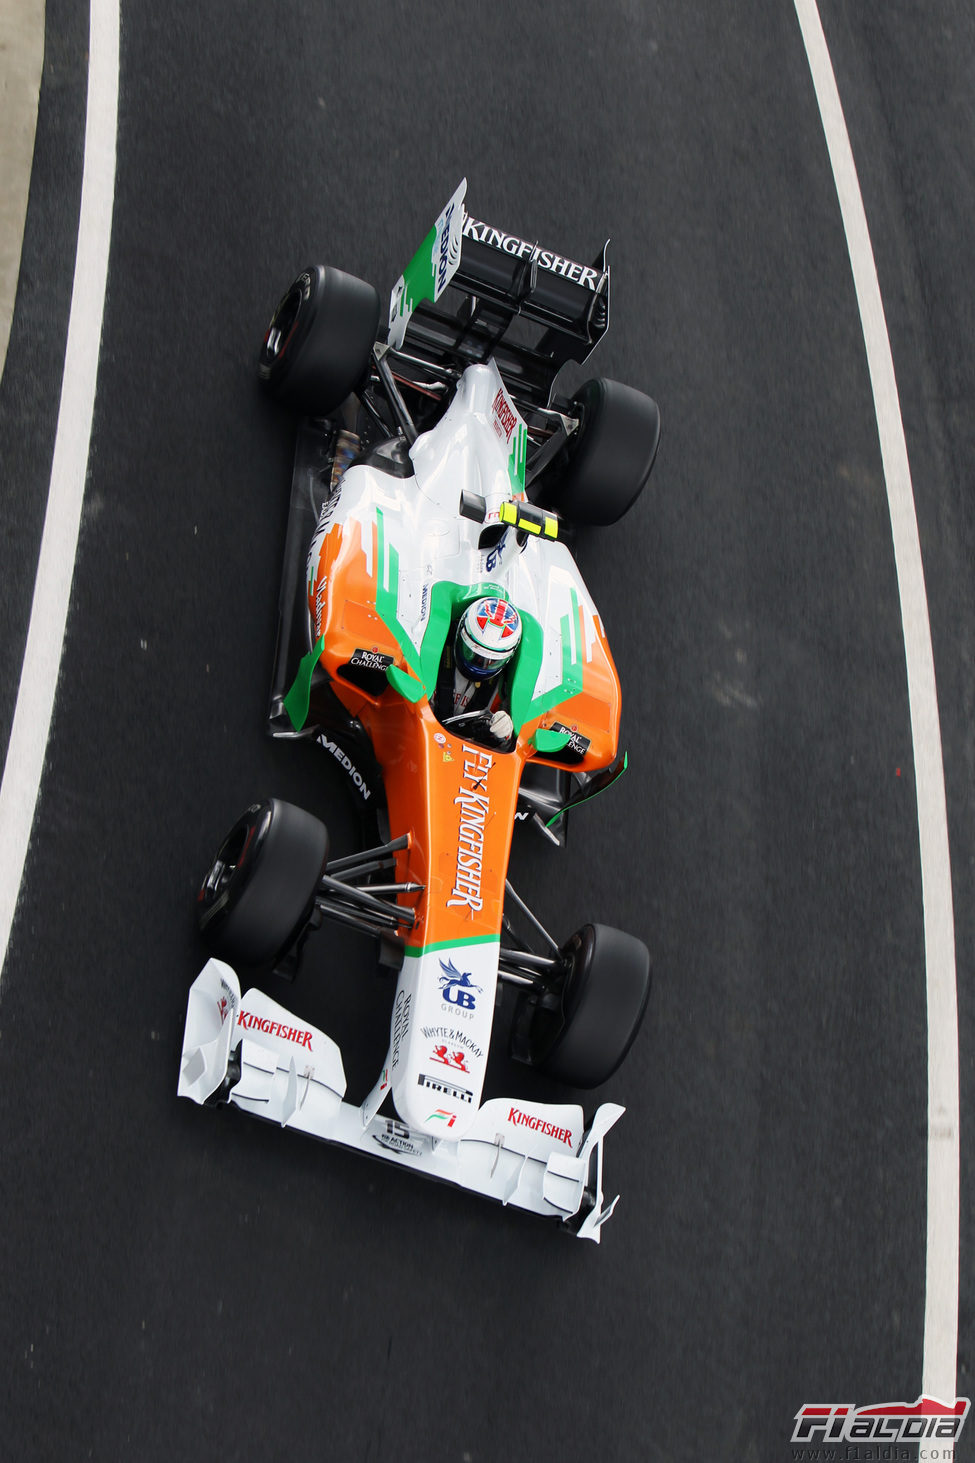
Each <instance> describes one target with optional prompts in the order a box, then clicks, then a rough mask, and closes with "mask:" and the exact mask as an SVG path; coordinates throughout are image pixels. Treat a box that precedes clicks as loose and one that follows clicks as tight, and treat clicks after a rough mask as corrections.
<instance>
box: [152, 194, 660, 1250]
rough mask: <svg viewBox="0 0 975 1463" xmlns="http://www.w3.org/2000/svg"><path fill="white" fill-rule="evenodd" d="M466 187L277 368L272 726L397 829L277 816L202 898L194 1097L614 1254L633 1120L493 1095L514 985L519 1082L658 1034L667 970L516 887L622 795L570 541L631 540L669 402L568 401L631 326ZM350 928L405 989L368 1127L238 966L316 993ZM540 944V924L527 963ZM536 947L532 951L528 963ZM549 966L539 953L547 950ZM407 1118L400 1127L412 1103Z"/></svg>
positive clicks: (594, 622)
mask: <svg viewBox="0 0 975 1463" xmlns="http://www.w3.org/2000/svg"><path fill="white" fill-rule="evenodd" d="M465 190H466V181H465V182H464V183H462V184H461V185H460V187H459V188H458V190H457V191H456V193H455V194H454V196H453V197H452V198H451V200H450V202H449V203H448V205H447V207H446V208H445V209H444V211H443V213H442V214H441V216H440V218H439V219H438V220H437V223H436V224H435V225H434V227H433V229H431V231H430V233H429V234H428V236H427V238H426V239H425V240H424V242H423V244H422V245H421V247H420V249H419V251H418V252H417V254H416V255H415V257H414V259H413V260H412V262H411V263H410V265H409V266H408V267H407V269H406V270H405V272H404V274H403V276H402V277H401V278H400V280H399V282H398V284H397V285H396V287H395V289H394V290H393V294H392V299H391V304H390V312H389V322H388V327H387V328H384V329H382V330H381V329H380V324H379V316H380V304H379V297H378V295H377V293H376V291H375V290H374V289H373V288H372V286H371V285H368V284H365V283H363V282H362V281H361V280H358V279H355V278H353V277H351V276H350V275H347V274H344V273H342V272H341V271H339V270H337V269H333V268H323V267H316V268H312V269H307V270H305V271H304V272H303V273H302V274H300V275H299V276H298V278H297V279H296V280H295V282H294V284H293V285H292V286H291V288H290V289H289V290H288V292H287V294H286V295H285V296H284V298H283V299H282V301H281V303H280V304H279V305H278V308H277V309H276V311H275V312H274V316H273V318H272V320H271V324H270V326H269V328H268V331H267V335H266V337H265V339H264V344H263V348H262V350H261V355H260V363H259V372H260V376H261V378H262V380H263V381H264V382H265V384H266V385H267V386H268V388H269V389H270V391H271V392H272V393H273V394H274V395H275V396H276V397H278V398H279V399H280V400H281V401H282V402H284V403H286V404H287V405H289V406H291V407H292V408H293V409H295V410H296V411H297V412H298V414H299V415H300V417H301V423H300V426H299V431H298V444H297V452H296V460H295V469H294V477H293V483H292V495H291V513H290V519H289V526H288V535H287V543H286V550H285V571H284V578H283V585H282V590H281V598H280V627H279V635H278V648H277V655H276V663H275V670H274V680H273V686H272V695H271V704H270V713H269V725H270V730H271V733H272V734H273V735H275V736H279V737H307V738H313V739H315V740H316V741H317V742H318V743H320V744H321V746H322V748H323V749H324V751H325V752H327V753H328V754H329V755H330V756H332V757H334V758H335V759H336V761H337V762H338V763H339V765H340V766H341V767H342V768H343V769H344V771H345V772H346V773H347V774H348V778H349V783H350V787H351V789H352V791H353V794H354V796H355V797H356V799H357V801H358V802H359V804H360V807H361V809H362V811H363V814H364V817H365V819H366V822H367V826H368V827H369V828H370V829H371V830H372V831H371V837H367V840H366V841H367V842H370V843H371V844H372V846H370V847H368V848H367V849H366V851H365V852H363V853H361V854H355V855H351V856H348V857H343V858H337V859H331V860H330V858H329V840H328V835H327V832H326V829H325V827H324V825H323V824H322V823H321V822H320V821H319V820H318V819H316V818H314V817H312V816H311V815H310V814H309V813H307V812H304V811H303V810H302V809H300V808H297V807H294V806H292V805H291V804H288V803H284V802H281V801H278V800H276V799H271V800H269V801H265V802H260V803H256V804H254V806H252V807H250V808H248V809H247V811H246V812H245V813H244V814H243V816H242V817H241V818H240V819H239V820H238V822H237V823H236V824H235V825H234V827H233V828H232V829H231V831H230V833H229V834H228V835H227V837H226V839H225V840H224V842H223V844H222V845H221V847H220V849H219V851H218V853H217V855H216V857H215V859H214V861H213V863H212V865H211V867H210V869H209V871H208V873H207V875H206V878H205V879H204V882H203V886H202V888H201V890H200V893H199V899H198V914H199V924H200V928H201V931H202V934H203V937H204V939H205V941H206V943H207V945H208V947H209V948H210V950H211V951H212V952H213V957H214V958H212V959H210V961H209V962H208V964H207V965H206V966H205V968H204V970H203V971H202V973H201V974H200V976H199V977H198V978H197V980H196V981H195V982H194V984H193V987H192V989H191V992H190V998H189V1008H188V1011H187V1018H186V1032H185V1037H184V1043H183V1054H182V1063H181V1070H180V1078H179V1092H180V1093H181V1094H182V1095H183V1096H186V1097H190V1098H192V1099H193V1100H194V1101H196V1102H199V1103H212V1102H227V1101H229V1102H232V1103H235V1104H236V1105H237V1106H238V1107H241V1108H244V1109H245V1110H246V1111H248V1112H252V1113H255V1114H256V1115H258V1116H259V1117H263V1118H268V1119H271V1120H273V1121H276V1122H279V1123H281V1124H282V1125H287V1126H290V1127H295V1128H300V1129H303V1130H304V1131H305V1132H308V1133H311V1134H314V1135H315V1136H316V1137H319V1138H324V1139H327V1140H329V1141H332V1142H338V1143H343V1144H346V1145H348V1146H350V1147H353V1148H358V1149H360V1150H363V1151H366V1152H369V1153H371V1154H373V1156H377V1157H383V1158H385V1159H387V1160H389V1161H392V1162H395V1163H399V1164H402V1165H404V1166H406V1167H409V1168H413V1169H416V1170H417V1171H419V1172H421V1173H424V1174H426V1175H428V1176H431V1177H434V1178H440V1179H443V1180H446V1181H448V1182H451V1183H454V1184H457V1185H460V1186H462V1187H464V1188H467V1189H473V1190H476V1191H477V1192H479V1193H482V1194H485V1195H488V1196H491V1197H493V1198H495V1199H499V1200H500V1201H501V1202H502V1203H504V1204H508V1203H511V1204H515V1205H518V1206H519V1207H521V1208H524V1209H529V1210H532V1211H534V1212H535V1213H538V1214H542V1215H549V1216H552V1217H554V1218H556V1219H558V1220H560V1221H562V1223H563V1224H565V1225H566V1226H567V1227H568V1228H569V1229H571V1230H573V1231H574V1232H576V1233H577V1234H579V1235H580V1236H583V1237H586V1238H590V1239H594V1240H598V1239H599V1235H600V1226H601V1225H602V1223H603V1221H604V1220H605V1219H607V1218H608V1217H609V1215H610V1213H611V1212H612V1209H613V1207H614V1205H615V1202H616V1201H615V1200H614V1201H613V1203H612V1204H610V1205H608V1206H606V1207H604V1206H603V1194H602V1145H603V1139H604V1137H605V1134H606V1133H607V1131H608V1130H609V1128H610V1127H612V1125H613V1124H614V1123H615V1122H616V1121H617V1119H618V1118H619V1117H620V1116H621V1114H622V1112H623V1109H622V1108H621V1107H619V1106H618V1105H614V1104H612V1103H605V1104H603V1105H602V1106H600V1107H598V1108H597V1110H596V1112H595V1114H594V1115H593V1117H592V1118H591V1120H590V1121H589V1122H588V1124H587V1123H585V1121H584V1118H583V1111H582V1108H581V1106H579V1105H578V1104H576V1103H565V1102H557V1103H549V1102H544V1101H523V1100H510V1099H502V1098H491V1099H489V1100H486V1101H482V1093H483V1085H484V1077H485V1070H486V1067H487V1060H488V1048H489V1045H490V1042H491V1039H492V1036H493V1030H492V1028H493V1025H494V1019H495V1011H496V1005H497V1004H498V1003H497V1001H496V996H497V994H498V982H499V981H503V982H509V983H512V984H514V985H515V986H517V987H519V993H518V997H517V1008H516V1011H515V1015H514V1018H513V1022H512V1026H511V1034H510V1054H511V1056H512V1057H513V1058H515V1059H517V1060H519V1061H522V1062H526V1063H528V1064H530V1065H531V1066H534V1067H537V1068H539V1069H540V1070H541V1071H542V1072H543V1073H545V1074H547V1075H549V1076H550V1077H553V1078H555V1079H556V1080H558V1081H560V1082H563V1083H567V1084H569V1085H572V1086H576V1087H582V1088H590V1087H595V1086H598V1085H600V1084H602V1083H603V1082H604V1081H605V1080H606V1079H607V1078H608V1077H609V1076H610V1075H611V1074H612V1073H613V1072H614V1071H615V1069H616V1067H617V1066H618V1065H619V1063H620V1062H621V1061H622V1059H623V1057H624V1056H625V1054H626V1052H627V1050H628V1049H629V1047H630V1044H631V1042H632V1041H633V1039H634V1036H635V1035H636V1032H637V1030H638V1028H639V1025H640V1022H641V1020H642V1018H643V1014H644V1010H645V1008H646V1004H647V998H648V995H649V989H650V957H649V954H648V952H647V949H646V946H645V945H643V944H642V942H641V941H639V940H637V939H635V938H634V937H633V936H631V935H628V934H624V933H623V932H621V931H619V930H615V929H611V928H609V927H608V926H605V925H599V924H587V925H585V926H583V928H582V929H581V930H579V931H578V932H577V933H576V934H574V935H573V936H572V937H571V939H569V940H568V941H567V942H565V943H564V944H562V945H559V944H558V943H557V942H556V941H555V940H554V939H552V937H551V936H550V935H549V934H548V933H547V932H546V931H545V930H544V928H543V927H542V925H541V924H540V923H539V921H538V920H537V919H536V918H535V917H534V916H533V915H532V914H531V912H530V911H529V910H528V909H527V907H526V906H525V905H524V904H523V903H522V901H521V900H520V899H519V898H518V896H517V895H516V894H515V892H514V890H513V889H512V888H511V886H510V883H509V882H508V880H507V877H506V875H507V868H508V858H509V852H510V847H511V839H512V834H513V830H514V826H515V824H516V822H519V821H521V822H523V823H525V824H526V825H529V826H534V827H535V828H537V829H538V830H539V831H540V832H541V833H543V834H544V835H545V836H546V837H547V838H549V839H550V840H552V841H553V842H555V843H561V842H562V841H563V838H564V835H565V829H566V822H567V816H568V813H569V811H570V809H572V808H573V807H574V806H576V805H577V804H579V803H581V802H584V801H585V800H586V799H588V798H590V797H592V796H593V795H594V794H595V793H596V792H598V791H600V790H602V789H603V788H604V787H606V786H608V785H609V783H611V782H612V781H613V780H614V779H615V778H616V777H617V776H618V775H619V774H620V772H621V771H622V770H623V767H624V766H625V759H623V758H621V757H620V755H619V752H618V746H617V743H618V731H619V717H620V688H619V680H618V677H617V674H616V668H615V666H614V664H613V659H612V656H611V654H610V650H609V646H608V644H607V642H606V637H605V634H604V631H603V626H602V623H601V621H600V618H599V614H598V612H597V610H596V607H595V605H594V603H593V601H592V599H591V598H590V595H589V593H588V591H587V589H586V586H585V584H584V583H583V581H582V578H581V576H580V574H579V571H578V569H577V568H576V565H575V563H574V561H573V559H572V557H571V555H570V553H569V551H568V549H567V548H566V547H565V545H564V543H563V542H562V541H561V539H560V533H561V532H562V530H563V528H564V527H566V526H567V525H571V524H606V523H612V522H614V521H615V520H616V519H618V518H619V517H620V516H621V515H622V513H624V512H625V511H626V510H627V509H628V508H629V507H630V505H631V504H632V503H633V502H634V500H635V499H636V497H637V496H638V494H639V493H640V491H641V490H642V488H643V486H644V484H645V483H646V481H647V478H648V477H649V475H650V471H651V468H652V466H653V462H654V458H655V455H656V450H657V442H658V438H659V432H660V424H659V415H658V412H657V408H656V406H655V404H654V403H653V402H652V401H651V400H650V399H649V398H648V397H646V396H644V395H642V394H641V393H640V392H638V391H635V390H633V389H632V388H630V387H628V386H623V385H620V384H619V383H617V382H614V381H608V380H593V381H589V382H587V384H586V385H585V386H583V387H582V389H581V391H579V392H578V393H577V394H576V395H575V396H574V397H573V398H572V399H571V400H568V399H565V398H562V397H560V396H558V395H557V394H556V391H555V385H556V378H557V376H558V374H559V371H560V369H561V368H562V366H563V365H564V364H565V363H566V362H568V361H574V362H582V361H584V360H585V359H586V358H587V357H588V355H589V354H590V352H591V351H592V349H593V348H594V346H595V345H596V344H597V343H598V341H599V340H600V338H601V337H602V335H603V334H604V333H605V331H606V328H607V325H608V322H609V266H608V264H607V261H606V249H605V247H604V249H603V251H602V253H601V254H600V256H599V257H598V258H597V259H596V260H595V261H594V263H593V264H592V265H590V266H583V265H580V264H577V263H575V262H574V261H572V260H569V259H564V258H562V257H561V256H560V255H557V254H555V253H553V252H552V251H550V250H547V249H543V248H541V247H540V245H538V244H537V243H532V242H530V241H528V240H522V239H519V238H517V237H516V236H514V235H511V234H506V233H503V232H501V231H500V230H498V229H494V228H490V227H488V226H487V225H486V224H483V223H481V222H479V221H477V220H476V219H474V218H472V217H471V216H470V215H468V214H467V213H466V211H465V209H464V194H465ZM325 919H330V920H337V921H340V922H342V923H344V924H347V925H352V926H354V927H355V928H357V929H359V930H362V931H364V932H365V933H367V934H369V935H372V936H374V937H376V938H378V940H379V961H380V964H381V965H383V966H387V967H391V968H392V969H394V970H396V971H397V985H396V993H395V998H394V1001H393V1007H392V1015H391V1023H390V1036H389V1049H388V1054H387V1057H386V1060H385V1062H384V1063H383V1067H382V1071H381V1072H380V1074H379V1077H378V1079H377V1081H376V1084H375V1086H374V1088H373V1090H372V1091H371V1092H370V1093H369V1094H368V1096H367V1097H366V1098H365V1100H364V1101H362V1102H361V1103H359V1104H352V1103H349V1102H346V1101H345V1100H344V1099H345V1091H346V1081H345V1074H344V1070H343V1064H342V1057H341V1054H340V1052H339V1049H338V1047H337V1045H336V1044H335V1042H334V1041H332V1040H331V1039H330V1038H329V1037H328V1036H326V1035H325V1034H324V1032H321V1031H319V1030H317V1029H315V1028H314V1027H312V1026H310V1025H309V1024H308V1023H307V1022H305V1021H302V1020H300V1019H299V1018H298V1017H296V1016H294V1015H292V1014H291V1013H290V1012H288V1011H286V1010H285V1009H284V1008H283V1007H282V1006H280V1005H278V1003H277V1002H276V1001H274V1000H272V999H270V997H268V996H267V995H264V994H263V993H262V992H261V991H259V990H256V989H252V990H249V991H248V992H247V993H246V994H244V995H241V990H240V985H239V983H238V978H237V975H236V973H235V967H237V966H239V965H244V966H258V965H265V966H273V967H274V968H275V969H277V970H278V971H279V972H280V973H282V974H285V975H290V976H293V975H294V972H295V969H296V967H297V964H298V961H299V958H300V954H301V949H302V946H303V944H304V942H305V940H306V939H307V937H308V936H309V934H310V933H311V932H312V931H314V930H316V929H317V928H318V927H319V926H320V925H321V924H322V923H323V921H324V920H325ZM515 924H520V925H521V927H522V928H523V929H527V931H528V932H529V934H528V935H526V936H523V937H522V938H521V939H520V940H519V939H518V938H517V937H516V936H515V935H514V926H515ZM532 944H534V945H535V947H536V948H534V949H532V948H527V947H529V946H531V945H532ZM539 946H541V949H539V948H538V947H539ZM390 1105H391V1106H390Z"/></svg>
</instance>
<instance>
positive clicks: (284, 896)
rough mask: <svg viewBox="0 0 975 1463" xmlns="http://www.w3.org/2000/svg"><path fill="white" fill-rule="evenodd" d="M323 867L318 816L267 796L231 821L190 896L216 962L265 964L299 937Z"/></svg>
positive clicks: (324, 839)
mask: <svg viewBox="0 0 975 1463" xmlns="http://www.w3.org/2000/svg"><path fill="white" fill-rule="evenodd" d="M327 861H328V831H327V829H326V827H325V824H324V823H322V822H320V821H319V819H318V818H314V817H312V815H311V813H306V812H305V811H304V809H303V808H296V807H295V806H294V805H293V804H292V803H283V802H281V801H280V800H279V799H277V798H269V799H268V800H266V801H265V802H262V803H254V804H252V806H251V807H249V808H248V809H247V811H246V812H245V813H243V814H242V815H241V817H240V818H238V819H237V822H236V823H235V824H234V826H233V827H232V828H231V830H230V832H229V833H228V834H227V836H226V838H225V839H224V840H223V842H222V843H221V845H220V848H219V849H218V851H217V855H216V857H215V858H214V860H213V863H212V864H211V865H210V868H209V869H208V871H207V875H206V878H205V879H204V880H203V884H202V886H201V888H200V892H199V894H198V895H197V905H196V910H197V922H198V924H199V927H200V933H201V934H202V936H203V939H204V941H205V943H206V944H207V946H208V948H209V949H210V950H211V951H212V952H213V954H214V955H216V956H217V957H218V958H219V959H221V960H228V961H229V962H230V963H231V964H234V963H235V962H240V963H241V964H243V965H266V964H270V963H271V962H272V961H273V960H274V959H275V957H276V956H278V955H280V954H282V953H283V952H284V951H285V950H286V949H287V948H288V947H289V945H291V944H292V943H293V942H294V941H295V940H296V939H297V938H298V936H299V935H300V933H301V931H302V929H303V928H304V925H305V922H306V920H307V918H308V916H309V914H310V913H311V911H312V907H313V905H314V899H315V891H316V889H317V887H318V881H319V879H320V878H321V875H322V870H323V869H324V867H325V864H326V862H327Z"/></svg>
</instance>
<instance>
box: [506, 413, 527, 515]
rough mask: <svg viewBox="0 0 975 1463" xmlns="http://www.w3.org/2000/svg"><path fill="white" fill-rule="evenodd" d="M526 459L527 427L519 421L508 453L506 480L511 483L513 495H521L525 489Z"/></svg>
mask: <svg viewBox="0 0 975 1463" xmlns="http://www.w3.org/2000/svg"><path fill="white" fill-rule="evenodd" d="M527 460H528V428H527V427H526V426H525V424H524V422H519V423H518V425H517V427H516V428H515V434H514V436H513V437H512V439H511V451H510V452H509V454H508V481H509V482H510V483H511V491H512V493H513V494H514V495H515V497H521V496H522V495H523V494H524V491H525V465H526V462H527Z"/></svg>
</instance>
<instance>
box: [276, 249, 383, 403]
mask: <svg viewBox="0 0 975 1463" xmlns="http://www.w3.org/2000/svg"><path fill="white" fill-rule="evenodd" d="M378 328H379V295H378V294H377V293H376V291H375V290H374V289H373V287H372V285H371V284H366V282H365V280H361V279H356V277H355V275H352V274H343V272H342V270H341V269H332V268H331V267H330V266H326V265H324V264H316V265H313V266H312V267H311V268H309V269H305V270H303V271H302V273H301V274H299V276H298V278H297V279H296V280H295V282H294V284H292V286H291V288H290V289H289V290H288V292H287V294H286V295H285V296H284V298H283V299H282V301H281V303H280V304H279V305H278V308H277V309H276V310H275V312H274V314H273V315H272V316H271V323H270V325H269V326H268V328H267V333H266V335H265V336H264V343H263V345H262V346H261V354H260V358H259V360H258V363H257V374H258V375H259V377H260V378H261V380H262V381H263V382H264V384H265V386H267V388H268V390H269V391H270V392H271V393H272V395H274V396H276V397H278V399H279V400H280V401H282V402H284V403H285V405H287V406H290V407H292V408H294V410H295V411H299V412H303V413H305V414H306V415H308V416H326V415H327V414H328V413H329V412H330V411H334V409H335V408H336V407H337V406H340V405H341V404H342V402H343V401H344V400H345V398H346V397H347V396H348V395H349V393H350V392H352V391H354V390H355V388H356V386H358V384H359V382H360V381H361V380H362V377H363V376H364V375H365V373H366V370H367V368H368V366H369V358H370V354H371V352H372V347H373V344H374V342H375V339H376V331H377V330H378Z"/></svg>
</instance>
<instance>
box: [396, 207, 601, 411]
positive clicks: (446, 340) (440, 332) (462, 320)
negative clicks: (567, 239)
mask: <svg viewBox="0 0 975 1463" xmlns="http://www.w3.org/2000/svg"><path fill="white" fill-rule="evenodd" d="M466 188H467V182H466V179H465V180H464V182H462V183H461V185H460V187H459V188H458V189H457V190H456V192H455V193H454V195H453V197H452V198H451V200H450V202H449V203H448V205H447V207H446V208H445V209H444V212H443V213H442V214H441V215H440V218H439V219H438V220H437V223H436V224H435V225H434V227H433V229H431V231H430V233H429V234H428V235H427V237H426V239H424V241H423V244H422V245H421V246H420V249H419V250H418V251H417V254H416V255H414V257H413V259H412V260H411V262H410V264H409V265H408V266H407V268H406V270H405V271H404V273H403V275H402V276H401V277H400V280H399V281H398V283H397V285H396V287H395V288H394V290H393V294H392V298H391V301H390V334H389V343H390V347H391V348H392V349H394V350H396V351H397V352H398V353H400V354H403V355H407V356H412V357H414V358H416V359H417V361H418V362H419V363H422V364H425V365H428V366H430V367H433V368H436V367H437V366H441V367H442V366H444V365H450V366H454V367H456V369H458V370H463V369H464V368H465V367H467V366H469V365H471V364H473V363H475V362H478V363H479V362H485V361H487V360H489V359H490V358H491V357H492V356H493V358H494V359H495V361H496V362H497V365H498V369H499V370H500V372H501V375H502V377H503V378H504V381H505V384H506V386H507V387H508V389H509V391H510V392H511V394H512V396H513V397H514V398H515V400H516V401H517V402H518V403H519V405H522V406H525V407H534V408H543V409H544V408H547V407H548V406H550V405H551V401H552V393H553V390H554V386H555V378H556V376H557V375H558V373H559V371H560V370H561V368H562V367H563V366H564V365H565V364H566V362H567V361H575V362H576V363H578V364H581V363H582V362H583V361H585V360H586V359H587V357H588V356H589V355H590V354H591V352H592V351H593V350H594V349H595V347H596V346H597V345H598V344H599V341H600V340H601V339H602V337H603V336H604V335H605V333H606V330H607V329H608V327H609V264H608V261H607V249H608V241H607V243H606V244H604V245H603V248H602V250H601V252H600V253H599V254H598V255H597V256H596V258H595V259H594V260H593V261H592V263H591V264H588V265H584V264H580V263H578V262H576V261H575V260H572V259H568V258H565V257H563V256H562V255H561V254H558V253H556V252H555V251H554V250H552V249H548V248H545V247H544V246H543V245H542V244H541V243H540V242H539V241H538V240H529V239H522V238H520V237H519V236H518V235H516V234H509V233H506V232H505V231H504V230H502V229H498V228H495V227H494V226H493V225H491V224H487V223H483V222H482V221H481V220H480V219H476V218H474V217H473V216H472V215H471V214H469V213H468V212H467V210H466V208H465V207H464V196H465V192H466ZM458 245H459V247H458Z"/></svg>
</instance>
